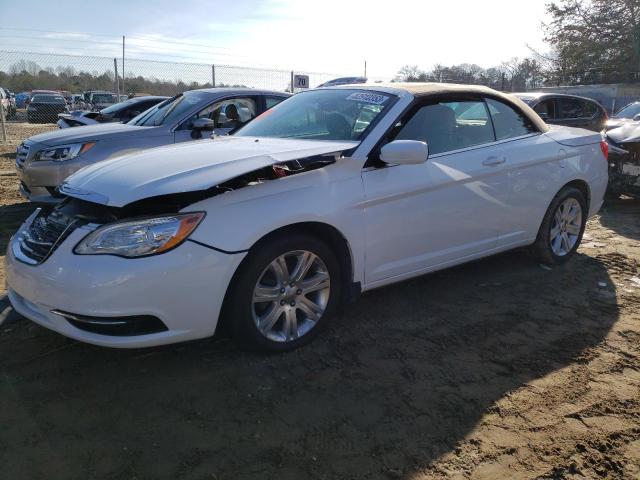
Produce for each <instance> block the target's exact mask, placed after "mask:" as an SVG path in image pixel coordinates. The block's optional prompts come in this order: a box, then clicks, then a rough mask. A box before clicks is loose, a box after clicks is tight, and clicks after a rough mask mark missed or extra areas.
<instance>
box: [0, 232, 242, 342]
mask: <svg viewBox="0 0 640 480" xmlns="http://www.w3.org/2000/svg"><path fill="white" fill-rule="evenodd" d="M88 231H89V230H88V229H87V228H84V227H81V228H78V229H77V230H75V231H74V232H73V233H71V235H69V237H68V238H67V239H66V240H65V241H64V242H63V243H62V244H61V245H60V246H59V247H58V248H57V249H56V250H55V251H54V252H53V253H52V254H51V256H50V257H49V258H48V259H47V260H46V261H45V262H44V263H42V264H39V265H35V266H34V265H27V264H26V263H23V262H21V261H20V260H18V259H17V258H16V255H15V254H14V251H13V246H14V241H15V237H14V238H12V239H11V241H10V244H9V248H8V251H7V256H6V260H5V261H6V266H5V271H6V282H7V290H8V296H9V300H10V301H11V303H12V305H13V306H14V308H15V309H16V311H17V312H18V313H20V314H21V315H23V316H25V317H27V318H29V319H31V320H32V321H34V322H36V323H38V324H40V325H42V326H44V327H46V328H49V329H51V330H54V331H56V332H58V333H61V334H62V335H65V336H67V337H70V338H73V339H75V340H79V341H83V342H87V343H92V344H95V345H101V346H106V347H120V348H136V347H150V346H155V345H163V344H168V343H174V342H181V341H185V340H193V339H197V338H204V337H208V336H211V335H213V334H214V332H215V329H216V326H217V323H218V317H219V314H220V309H221V307H222V302H223V299H224V296H225V294H226V290H227V286H228V284H229V282H230V281H231V278H232V276H233V274H234V272H235V270H236V268H237V267H238V265H239V264H240V262H241V261H242V258H244V255H245V254H235V255H227V254H224V253H221V252H218V251H215V250H212V249H209V248H206V247H203V246H201V245H198V244H196V243H194V242H189V241H187V242H185V243H184V244H182V245H181V246H179V247H178V248H176V249H174V250H171V251H169V252H167V253H165V254H161V255H156V256H151V257H146V258H138V259H125V258H120V257H115V256H110V255H76V254H74V253H73V251H72V250H73V247H74V246H75V245H76V244H77V243H78V242H79V241H80V240H81V239H82V238H83V237H84V236H85V235H86V234H87V233H88ZM52 310H55V311H63V312H72V313H73V314H75V315H81V316H86V317H96V318H105V317H107V318H109V317H136V316H153V317H156V318H158V319H160V320H161V321H162V323H163V324H164V325H165V326H166V327H167V330H166V331H162V332H158V333H151V334H143V335H132V336H126V335H125V336H123V335H118V336H111V335H104V334H98V333H92V332H89V331H85V330H83V329H80V328H77V327H76V326H74V325H73V324H72V322H69V321H68V320H67V319H65V318H64V317H63V316H61V315H59V314H55V313H52Z"/></svg>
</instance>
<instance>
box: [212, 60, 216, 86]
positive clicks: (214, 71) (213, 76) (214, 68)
mask: <svg viewBox="0 0 640 480" xmlns="http://www.w3.org/2000/svg"><path fill="white" fill-rule="evenodd" d="M211 85H213V88H216V66H215V65H211Z"/></svg>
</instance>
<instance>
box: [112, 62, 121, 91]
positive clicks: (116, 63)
mask: <svg viewBox="0 0 640 480" xmlns="http://www.w3.org/2000/svg"><path fill="white" fill-rule="evenodd" d="M113 71H114V72H116V75H115V78H114V81H113V83H114V86H115V87H116V93H117V94H118V101H120V77H118V60H116V59H115V58H114V59H113Z"/></svg>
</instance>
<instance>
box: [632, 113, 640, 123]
mask: <svg viewBox="0 0 640 480" xmlns="http://www.w3.org/2000/svg"><path fill="white" fill-rule="evenodd" d="M638 120H640V113H639V114H638V115H634V116H633V121H634V122H637V121H638Z"/></svg>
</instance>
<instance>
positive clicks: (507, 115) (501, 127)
mask: <svg viewBox="0 0 640 480" xmlns="http://www.w3.org/2000/svg"><path fill="white" fill-rule="evenodd" d="M487 105H488V106H489V111H490V112H491V118H492V119H493V127H494V128H495V131H496V138H497V139H498V140H506V139H508V138H515V137H521V136H522V135H528V134H531V133H537V132H538V130H537V128H536V126H535V125H534V124H533V122H532V121H531V120H530V119H529V117H527V116H525V115H524V114H522V113H521V112H519V111H516V110H515V109H514V108H513V107H511V106H510V105H507V104H506V103H502V102H499V101H498V100H494V99H492V98H487Z"/></svg>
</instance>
